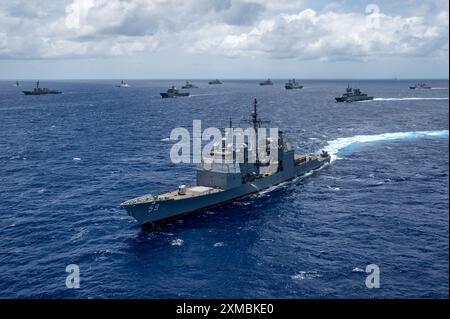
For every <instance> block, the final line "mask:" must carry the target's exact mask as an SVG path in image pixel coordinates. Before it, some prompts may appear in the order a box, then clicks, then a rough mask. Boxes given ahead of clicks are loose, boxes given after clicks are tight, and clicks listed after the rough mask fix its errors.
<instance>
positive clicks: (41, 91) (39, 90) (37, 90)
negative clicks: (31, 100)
mask: <svg viewBox="0 0 450 319" xmlns="http://www.w3.org/2000/svg"><path fill="white" fill-rule="evenodd" d="M22 92H23V94H25V95H43V94H61V93H62V92H61V91H57V90H50V89H48V88H40V87H39V81H37V82H36V87H35V88H34V89H33V91H22Z"/></svg>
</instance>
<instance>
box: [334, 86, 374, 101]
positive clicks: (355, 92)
mask: <svg viewBox="0 0 450 319" xmlns="http://www.w3.org/2000/svg"><path fill="white" fill-rule="evenodd" d="M367 100H373V96H367V94H363V93H361V90H360V89H352V88H351V87H350V85H349V86H348V87H347V89H346V92H345V93H344V94H342V96H340V97H337V98H336V102H348V103H350V102H357V101H367Z"/></svg>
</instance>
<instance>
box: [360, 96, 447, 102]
mask: <svg viewBox="0 0 450 319" xmlns="http://www.w3.org/2000/svg"><path fill="white" fill-rule="evenodd" d="M422 100H448V97H386V98H383V97H376V98H374V99H373V100H372V101H422ZM362 102H366V101H362ZM368 102H370V101H368Z"/></svg>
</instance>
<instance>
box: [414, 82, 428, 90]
mask: <svg viewBox="0 0 450 319" xmlns="http://www.w3.org/2000/svg"><path fill="white" fill-rule="evenodd" d="M409 88H410V89H411V90H427V89H428V90H429V89H431V86H429V85H427V84H426V83H416V84H414V85H412V86H410V87H409Z"/></svg>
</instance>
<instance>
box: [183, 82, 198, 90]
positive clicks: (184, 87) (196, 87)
mask: <svg viewBox="0 0 450 319" xmlns="http://www.w3.org/2000/svg"><path fill="white" fill-rule="evenodd" d="M181 88H182V89H198V86H196V85H195V84H192V83H190V82H188V81H186V84H185V85H183V86H182V87H181Z"/></svg>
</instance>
